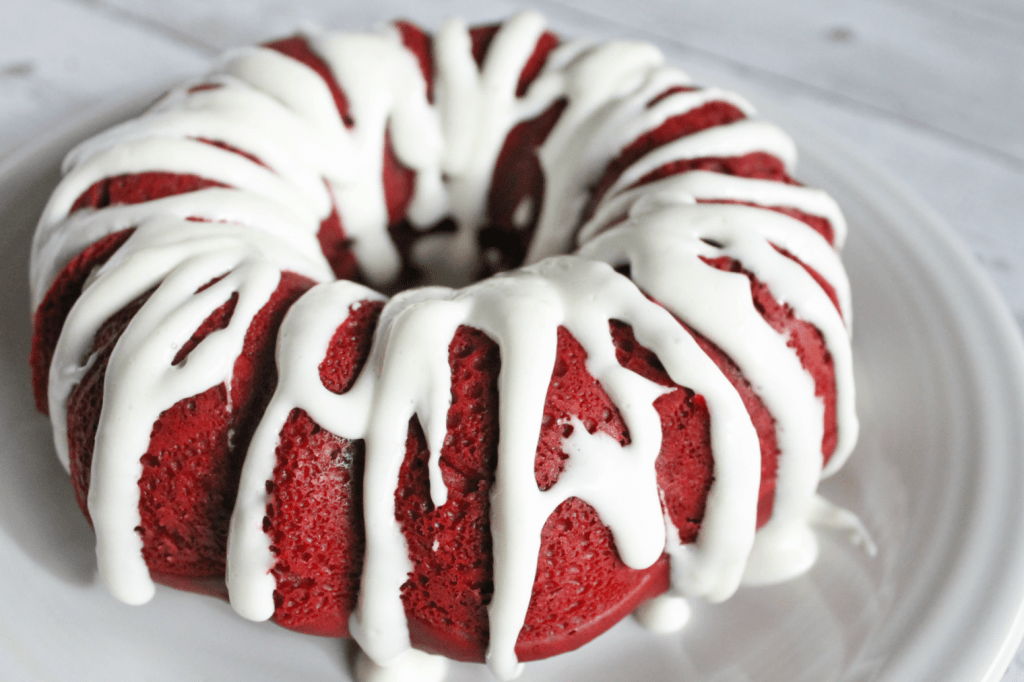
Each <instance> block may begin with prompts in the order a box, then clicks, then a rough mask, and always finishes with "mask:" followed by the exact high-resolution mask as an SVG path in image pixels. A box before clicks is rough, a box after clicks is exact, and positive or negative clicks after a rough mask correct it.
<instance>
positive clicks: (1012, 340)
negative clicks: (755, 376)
mask: <svg viewBox="0 0 1024 682" xmlns="http://www.w3.org/2000/svg"><path fill="white" fill-rule="evenodd" d="M746 89H750V88H749V87H748V88H746ZM165 90H166V88H146V89H144V90H138V91H136V92H135V93H134V94H131V95H130V96H126V97H124V98H121V99H118V100H116V101H107V102H102V103H99V104H97V105H95V106H92V107H90V108H88V109H86V110H84V111H82V112H79V113H78V114H76V115H71V116H68V117H67V118H66V119H64V120H63V121H62V122H60V123H59V124H58V125H56V126H54V127H53V128H51V129H50V130H49V131H48V132H46V133H45V134H43V135H40V136H39V137H37V138H35V139H32V140H28V141H25V142H23V143H22V144H20V145H18V146H16V147H15V148H14V149H12V150H11V151H10V152H8V153H7V154H5V155H4V156H3V157H2V158H0V187H7V186H9V185H10V184H11V183H13V182H17V178H18V171H19V169H22V168H25V167H26V166H29V167H33V168H40V166H39V165H38V164H39V163H40V161H39V159H40V158H41V157H44V156H47V157H49V156H54V155H56V153H57V152H58V151H59V150H60V149H66V148H68V147H69V146H70V145H71V144H72V143H74V142H77V141H80V140H83V139H85V138H86V137H88V136H89V135H91V134H93V133H95V132H98V131H100V130H102V129H104V128H106V127H109V126H110V125H112V124H113V123H116V122H118V121H119V120H123V119H124V118H127V117H128V116H129V115H132V114H133V113H137V112H139V111H141V110H142V109H143V108H144V107H145V106H146V105H147V104H149V103H151V102H153V101H154V100H155V98H156V97H157V96H159V94H160V93H161V92H164V91H165ZM757 101H758V108H759V110H761V111H763V112H764V113H765V115H764V118H765V119H766V120H770V121H773V122H776V123H779V124H780V126H781V127H782V128H783V129H785V130H786V132H787V133H789V134H790V135H791V136H792V137H793V138H794V139H795V140H796V141H797V146H798V148H799V149H800V153H801V156H804V158H807V157H808V156H809V157H811V158H813V159H814V161H813V162H814V163H815V164H818V165H821V166H822V167H824V168H826V170H828V171H829V172H831V173H835V175H836V176H837V177H839V178H841V180H842V182H844V183H848V184H849V185H850V186H852V187H854V188H855V189H856V190H857V191H858V192H860V193H862V196H870V195H872V194H882V195H884V196H886V197H887V198H889V199H891V200H894V201H895V202H897V204H898V205H899V208H900V209H901V210H902V211H903V212H904V213H906V214H909V215H912V216H913V217H914V218H915V219H916V220H917V221H918V222H919V224H920V225H921V226H922V227H924V231H925V233H927V236H930V237H933V238H934V239H935V241H934V242H933V243H932V244H930V249H931V251H933V252H934V253H938V254H941V255H942V257H943V258H944V259H946V260H947V261H948V262H949V263H951V264H952V265H953V266H954V267H955V274H956V275H957V276H959V277H960V278H962V281H963V283H964V284H966V285H967V287H966V293H965V295H967V294H970V295H971V296H972V297H973V298H975V299H977V302H979V303H981V304H982V305H981V306H980V307H979V309H977V310H976V311H975V312H976V315H977V317H978V318H979V319H982V320H984V321H985V322H986V323H987V324H988V325H989V328H988V334H987V335H986V336H987V338H989V339H990V341H991V343H993V344H995V345H999V346H1000V347H1002V348H1004V349H1005V350H1006V351H1007V352H1006V354H1005V356H1006V357H1008V358H1010V359H1011V361H1012V362H1011V366H1009V367H1008V368H1007V371H1006V372H1005V373H1004V374H1003V375H1002V378H1003V379H1004V380H1005V383H1006V388H1007V390H1009V391H1011V392H1015V393H1016V394H1018V396H1024V339H1022V335H1021V330H1020V328H1019V327H1018V324H1017V322H1016V320H1015V318H1014V317H1013V315H1012V313H1011V312H1010V310H1009V308H1008V306H1007V305H1006V303H1005V301H1004V300H1003V298H1002V295H1001V294H1000V293H999V291H998V289H997V288H996V286H995V284H994V283H993V282H992V280H991V279H990V278H989V276H988V275H987V274H986V273H985V272H984V270H983V269H982V268H981V266H980V265H979V264H978V263H977V262H976V261H975V260H974V259H973V257H972V256H971V254H970V250H969V248H968V247H967V245H966V244H965V242H964V241H963V240H962V239H961V238H960V237H959V236H958V235H957V234H956V233H955V232H954V230H953V229H952V228H951V227H950V226H949V225H948V223H947V222H946V221H945V219H944V218H942V217H941V216H940V215H939V214H938V213H937V212H936V211H935V209H933V208H932V207H931V206H930V205H929V204H928V203H927V202H925V201H924V200H923V199H921V198H920V197H919V196H918V195H917V194H916V193H915V192H914V191H913V190H911V189H909V188H908V187H907V186H906V185H905V184H904V183H903V182H902V181H901V180H900V179H899V178H897V177H895V176H894V175H893V174H892V173H891V172H890V171H888V170H887V169H885V168H884V167H882V166H881V165H879V164H877V163H875V162H873V161H871V160H869V159H867V158H866V157H865V156H863V155H862V154H861V153H860V152H858V151H857V150H855V149H854V148H852V147H851V146H850V145H849V144H848V143H847V142H845V141H844V140H843V139H841V138H839V137H838V136H837V135H835V134H833V133H830V132H828V131H827V129H826V128H824V127H822V126H821V125H819V124H817V123H814V122H809V121H807V120H805V119H803V118H801V117H799V116H797V115H794V114H792V113H791V112H789V111H788V110H786V109H785V108H784V107H781V106H779V105H777V104H775V103H773V102H772V100H771V98H770V97H764V96H762V95H761V94H760V93H758V94H757ZM823 149H828V150H829V153H830V154H831V155H832V158H830V159H822V158H818V156H819V154H815V153H813V152H811V153H809V151H808V150H823ZM840 165H842V166H843V168H842V169H839V166H840ZM869 178H874V179H873V180H869ZM904 236H905V235H904ZM10 238H11V237H10V235H9V234H6V235H4V238H3V240H2V241H7V240H8V239H10ZM915 240H916V241H919V239H918V238H915ZM1021 400H1022V402H1021V405H1024V398H1022V399H1021ZM1004 411H1005V410H1004ZM1019 414H1021V415H1024V410H1022V411H1021V412H1020V413H1019ZM1017 450H1018V451H1019V452H1018V454H1020V455H1022V456H1024V444H1021V445H1019V446H1018V448H1017ZM1015 550H1016V551H1015V552H1014V554H1013V557H1014V561H1013V570H1014V571H1017V575H1018V577H1019V580H1018V581H1017V586H1018V589H1017V591H1016V594H1015V595H1013V599H1011V600H1009V602H1008V603H1009V604H1013V606H1012V608H1007V609H1004V612H1003V613H1001V614H1000V615H999V620H1000V622H999V623H998V624H996V625H994V626H992V627H995V628H996V629H998V630H999V631H1000V632H1001V633H1002V637H1001V640H1000V641H999V642H993V643H991V644H990V645H989V646H988V647H987V648H988V649H990V651H989V652H988V653H987V655H986V654H985V653H984V652H982V653H978V652H977V651H976V652H975V657H980V659H985V660H986V663H985V664H984V665H983V666H982V667H983V669H980V670H978V671H977V674H976V675H975V676H974V677H973V679H974V680H977V682H998V681H999V680H1000V679H1001V678H1002V677H1003V675H1004V674H1005V671H1006V669H1007V668H1008V666H1009V663H1010V661H1011V659H1012V658H1013V656H1014V654H1015V653H1016V652H1017V651H1018V648H1019V645H1020V640H1021V638H1022V637H1024V532H1022V534H1021V535H1020V536H1019V537H1017V538H1016V542H1015ZM971 644H972V646H973V647H974V648H975V649H978V648H985V647H982V644H981V643H978V642H974V641H973V640H971ZM918 648H919V647H918ZM910 653H911V654H913V653H915V652H913V651H911V652H910ZM897 658H898V657H897ZM904 658H906V656H904ZM919 658H920V656H919V655H918V659H919ZM897 662H899V661H898V660H897ZM908 665H911V666H912V665H913V664H912V663H909V662H907V661H903V663H902V666H901V667H897V668H896V669H894V670H889V669H886V670H881V671H880V672H879V674H878V676H877V677H876V678H874V679H878V680H905V679H908V678H906V677H904V676H903V675H905V674H906V668H907V666H908ZM916 674H917V673H916V672H915V675H916ZM965 679H966V678H965Z"/></svg>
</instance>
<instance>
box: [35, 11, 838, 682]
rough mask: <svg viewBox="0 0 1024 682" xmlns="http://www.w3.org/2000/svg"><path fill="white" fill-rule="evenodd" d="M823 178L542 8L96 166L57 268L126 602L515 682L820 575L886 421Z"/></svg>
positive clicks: (237, 76) (346, 57) (49, 273)
mask: <svg viewBox="0 0 1024 682" xmlns="http://www.w3.org/2000/svg"><path fill="white" fill-rule="evenodd" d="M794 163H795V148H794V144H793V142H792V141H791V140H790V138H789V137H787V136H786V135H785V134H784V133H782V132H781V131H780V130H779V129H778V128H776V127H774V126H772V125H771V124H768V123H765V122H763V121H761V120H759V119H757V118H755V115H754V111H753V109H752V108H751V106H750V105H749V104H748V103H747V102H746V101H744V100H743V99H742V98H740V97H738V96H737V95H734V94H731V93H728V92H724V91H722V90H719V89H716V88H705V87H699V86H697V85H695V84H694V83H693V82H691V80H690V79H689V78H688V77H687V76H686V75H685V74H684V73H682V72H681V71H679V70H677V69H675V68H673V67H670V66H666V65H665V64H664V63H663V57H662V55H661V53H660V52H659V51H658V50H657V49H656V48H655V47H653V46H651V45H647V44H643V43H637V42H607V43H595V42H588V41H571V42H564V41H563V40H562V39H561V38H559V37H558V36H556V35H554V34H553V33H551V32H549V31H547V30H546V29H545V24H544V21H543V19H542V18H541V17H540V16H539V15H537V14H536V13H532V12H527V13H523V14H520V15H518V16H516V17H514V18H512V19H510V20H508V21H506V22H504V23H502V24H500V25H494V26H481V27H476V28H468V27H467V26H466V25H465V24H464V23H462V22H460V21H457V20H453V21H449V22H448V23H446V24H444V26H443V27H442V28H441V29H440V30H439V31H438V32H437V33H436V34H435V35H430V34H428V33H426V32H424V31H423V30H421V29H420V28H417V27H416V26H413V25H412V24H409V23H406V22H401V21H399V22H396V23H394V24H391V25H389V26H387V27H386V28H384V29H381V30H380V31H379V32H377V33H373V34H363V35H354V34H344V33H334V32H311V33H309V34H306V35H303V36H299V37H293V38H288V39H284V40H280V41H276V42H272V43H268V44H266V45H262V46H259V47H253V48H248V49H242V50H236V51H233V52H230V53H229V54H227V55H226V56H225V57H224V58H223V59H222V60H221V61H220V62H219V64H218V65H217V67H216V68H215V69H214V70H213V71H212V72H211V73H209V74H207V75H205V76H203V77H201V78H199V79H196V80H194V81H191V82H188V83H185V84H183V85H181V86H179V87H177V88H175V89H173V90H172V91H170V92H169V93H168V94H166V95H165V96H163V97H162V98H160V99H159V100H158V101H157V102H156V103H154V104H153V105H152V106H151V107H150V108H149V109H148V111H146V113H145V114H144V115H142V116H140V117H139V118H136V119H134V120H131V121H128V122H126V123H122V124H120V125H118V126H116V127H114V128H112V129H110V130H108V131H106V132H105V133H102V134H100V135H98V136H96V137H94V138H92V139H90V140H88V141H86V142H84V143H82V144H81V145H80V146H78V147H77V148H76V149H75V150H74V151H73V152H71V154H70V155H69V156H68V157H67V159H66V162H65V165H64V178H63V180H62V181H61V183H60V184H59V186H58V187H57V189H56V190H55V192H54V193H53V195H52V197H51V199H50V201H49V203H48V205H47V206H46V208H45V212H44V213H43V215H42V218H41V220H40V223H39V227H38V230H37V233H36V237H35V241H34V244H33V252H32V264H31V277H32V286H33V296H34V301H33V307H34V310H35V313H34V338H33V347H32V356H31V364H32V367H33V370H34V378H35V379H34V381H35V395H36V401H37V404H38V407H39V409H40V410H41V411H42V412H44V413H47V414H49V417H50V419H51V420H52V422H53V430H54V437H55V444H56V448H57V452H58V454H59V456H60V458H61V460H62V461H63V463H64V465H65V466H66V467H67V468H68V471H69V472H70V475H71V481H72V484H73V486H74V490H75V494H76V496H77V499H78V502H79V504H80V505H81V507H82V509H83V511H84V512H85V514H86V515H87V516H88V517H89V519H90V521H91V523H92V525H93V527H94V529H95V532H96V545H97V563H98V567H99V573H100V575H101V577H102V580H103V581H104V583H105V584H106V585H107V586H108V588H109V590H110V591H111V592H112V593H113V594H114V595H115V596H116V597H117V598H119V599H121V600H123V601H125V602H128V603H133V604H137V603H142V602H146V601H147V600H149V599H150V598H151V597H152V596H153V594H154V582H157V583H163V584H167V585H171V586H174V587H178V588H182V589H186V590H193V591H198V592H204V593H209V594H214V595H220V596H224V597H227V598H229V599H230V601H231V604H232V605H233V606H234V607H235V609H236V610H237V611H239V612H240V613H241V614H242V615H244V616H246V617H248V618H251V619H257V620H262V619H273V620H274V621H276V622H277V623H279V624H280V625H282V626H284V627H287V628H291V629H293V630H297V631H301V632H306V633H312V634H317V635H327V636H337V637H353V638H355V640H356V641H357V642H358V644H359V646H360V647H361V648H362V649H363V650H364V651H365V652H366V654H367V655H368V656H369V658H370V659H372V660H373V661H376V663H377V664H380V665H387V664H388V663H389V662H392V661H396V660H399V659H400V658H401V657H402V656H403V655H404V654H403V652H405V651H406V650H408V649H409V648H410V647H413V648H415V649H418V650H420V651H424V652H429V653H432V654H443V655H444V656H447V657H450V658H454V659H459V660H466V661H486V662H487V663H488V664H489V665H490V667H491V669H492V670H493V671H494V672H495V673H496V674H497V675H498V676H499V677H501V678H503V679H508V678H511V677H514V676H515V675H516V674H517V671H518V670H519V669H520V661H529V660H534V659H538V658H542V657H546V656H551V655H554V654H558V653H561V652H564V651H567V650H570V649H574V648H576V647H578V646H580V645H582V644H583V643H585V642H587V641H589V640H590V639H592V638H594V637H595V636H597V635H598V634H600V633H601V632H603V631H605V630H607V629H608V628H609V627H611V625H613V624H614V623H615V622H617V621H618V620H619V619H621V618H622V617H623V616H625V615H626V614H628V613H630V612H631V611H634V610H635V609H637V608H638V607H639V606H640V605H642V604H644V603H645V602H648V600H651V599H653V598H656V597H658V595H662V594H665V593H667V594H669V595H674V596H673V597H672V598H675V597H689V596H696V597H703V598H705V599H708V600H712V601H718V600H723V599H725V598H727V597H728V596H730V594H732V593H733V592H734V591H735V590H736V588H737V586H738V585H739V584H740V582H741V580H747V581H749V582H767V581H773V580H780V579H784V578H788V577H791V576H793V575H797V574H799V573H801V572H802V571H804V570H806V569H807V568H808V567H809V566H810V565H811V564H812V563H813V561H814V558H815V555H816V544H815V539H814V536H813V534H812V532H811V531H810V530H809V528H808V524H809V522H810V519H811V518H812V516H814V514H815V513H817V512H816V511H815V510H816V509H818V508H819V507H821V506H822V505H825V504H826V503H824V502H823V501H820V500H819V498H817V497H816V495H815V490H816V486H817V483H818V481H819V479H820V477H821V476H822V474H823V472H824V473H825V474H828V473H831V472H833V471H835V470H836V469H837V468H839V467H840V466H841V464H842V463H843V461H844V460H845V459H846V458H847V456H848V455H849V453H850V451H851V449H852V448H853V444H854V442H855V440H856V436H857V421H856V417H855V415H854V405H853V403H854V400H853V383H852V369H851V354H850V345H849V336H848V325H849V321H850V304H849V290H848V289H849V287H848V283H847V280H846V277H845V274H844V272H843V268H842V266H841V264H840V261H839V259H838V256H837V249H838V247H839V246H840V245H841V243H842V241H843V238H844V235H845V224H844V221H843V218H842V215H841V214H840V212H839V210H838V208H837V207H836V205H835V203H834V202H833V201H832V200H831V199H830V198H829V197H828V196H827V195H825V194H824V193H823V192H821V191H819V190H815V189H809V188H807V187H804V186H803V185H801V184H799V183H798V182H796V181H795V180H793V179H792V177H791V173H792V171H793V166H794ZM755 531H756V533H755ZM648 610H649V611H650V609H648Z"/></svg>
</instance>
